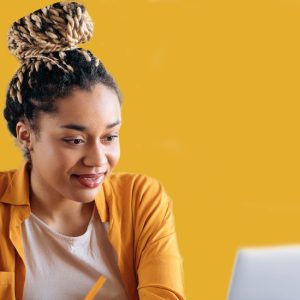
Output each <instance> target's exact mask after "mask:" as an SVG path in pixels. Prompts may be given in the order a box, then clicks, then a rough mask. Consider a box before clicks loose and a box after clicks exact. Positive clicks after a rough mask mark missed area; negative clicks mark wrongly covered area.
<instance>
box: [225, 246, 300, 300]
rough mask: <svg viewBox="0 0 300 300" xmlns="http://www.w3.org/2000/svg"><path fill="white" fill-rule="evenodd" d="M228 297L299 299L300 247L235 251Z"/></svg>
mask: <svg viewBox="0 0 300 300" xmlns="http://www.w3.org/2000/svg"><path fill="white" fill-rule="evenodd" d="M227 299H228V300H300V246H280V247H279V246H276V247H267V248H245V249H242V250H240V251H239V252H238V254H237V256H236V260H235V266H234V269H233V273H232V278H231V282H230V286H229V292H228V298H227Z"/></svg>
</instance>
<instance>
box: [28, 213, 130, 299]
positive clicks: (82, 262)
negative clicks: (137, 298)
mask: <svg viewBox="0 0 300 300" xmlns="http://www.w3.org/2000/svg"><path fill="white" fill-rule="evenodd" d="M108 225H109V223H108V222H106V223H102V222H101V221H100V220H99V216H98V212H97V210H96V209H95V208H94V212H93V215H92V218H91V220H90V222H89V225H88V227H87V230H86V232H85V233H84V234H83V235H81V236H77V237H70V236H65V235H62V234H60V233H58V232H55V231H54V230H53V229H52V228H51V227H49V226H48V225H47V224H45V223H44V222H43V221H42V220H40V219H39V218H38V217H37V216H35V215H34V214H32V213H31V215H30V217H29V218H28V219H26V220H25V221H24V222H23V224H22V237H23V245H24V251H25V265H26V280H25V289H24V300H41V299H42V300H52V299H53V300H54V299H55V300H69V299H70V300H71V299H72V300H76V299H80V300H82V299H84V298H85V296H86V295H87V294H88V292H89V291H90V289H91V288H92V286H93V285H94V284H95V283H96V281H97V280H98V279H99V277H100V276H101V275H103V276H104V277H105V278H106V282H105V284H104V285H103V286H102V288H101V289H100V291H99V292H98V293H97V295H96V296H95V298H94V299H95V300H96V299H101V300H112V299H118V300H128V298H127V296H126V293H125V289H124V286H123V284H122V280H121V276H120V272H119V268H118V265H117V258H116V253H115V251H114V249H113V247H112V246H111V244H110V242H109V240H108V237H107V231H108Z"/></svg>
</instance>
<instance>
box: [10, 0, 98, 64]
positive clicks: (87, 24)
mask: <svg viewBox="0 0 300 300" xmlns="http://www.w3.org/2000/svg"><path fill="white" fill-rule="evenodd" d="M93 28H94V26H93V22H92V19H91V17H90V15H89V14H88V12H87V11H86V9H85V7H84V6H83V5H82V4H78V3H76V2H57V3H54V4H52V5H50V6H46V7H44V8H42V9H39V10H37V11H35V12H33V13H31V14H29V15H28V16H25V17H23V18H21V19H20V20H18V21H16V22H14V23H13V25H12V26H11V28H10V30H9V33H8V49H9V50H10V51H11V53H13V54H14V55H15V56H16V57H17V58H18V59H19V60H21V61H23V60H25V59H26V58H28V57H30V56H34V55H39V54H42V53H50V52H55V51H64V50H70V49H74V48H76V46H77V45H78V44H79V43H85V42H86V41H88V40H89V39H90V38H91V37H92V35H93Z"/></svg>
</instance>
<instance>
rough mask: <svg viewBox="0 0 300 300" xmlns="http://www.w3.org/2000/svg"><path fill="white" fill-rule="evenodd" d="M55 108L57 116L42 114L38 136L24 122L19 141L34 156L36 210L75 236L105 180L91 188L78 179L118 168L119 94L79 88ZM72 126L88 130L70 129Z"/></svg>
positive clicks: (97, 87) (100, 88) (32, 179)
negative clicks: (85, 175) (78, 176)
mask: <svg viewBox="0 0 300 300" xmlns="http://www.w3.org/2000/svg"><path fill="white" fill-rule="evenodd" d="M56 105H57V112H56V113H41V114H40V115H39V119H38V127H39V132H38V135H37V134H36V133H34V132H33V131H32V129H31V128H30V126H29V125H28V124H27V123H26V122H19V123H18V124H17V127H16V129H17V139H18V140H19V142H20V144H21V146H22V147H27V148H28V149H29V151H30V155H31V160H32V168H31V170H30V188H31V196H30V202H31V210H32V212H33V213H34V214H35V215H37V216H38V217H39V218H40V219H42V220H43V221H44V222H45V223H46V224H48V225H49V226H51V227H52V228H53V229H54V230H56V231H58V232H60V233H62V234H65V235H69V236H76V235H80V234H83V233H84V232H85V230H86V227H87V225H88V222H89V220H90V217H91V213H92V210H93V206H94V199H95V197H96V195H97V193H98V192H99V189H100V186H101V184H102V182H103V181H102V182H101V183H100V185H99V186H98V187H96V188H86V187H83V186H82V185H81V184H80V182H79V181H78V179H77V177H76V175H82V174H96V173H104V172H106V173H105V178H106V177H107V176H108V175H109V174H110V173H111V171H112V169H113V168H114V167H115V166H116V164H117V163H118V161H119V158H120V144H119V138H118V136H119V130H120V126H121V108H120V104H119V100H118V97H117V95H116V93H115V92H114V91H113V90H111V89H109V88H108V87H106V86H104V85H102V84H96V85H94V86H93V87H92V89H91V90H90V91H86V90H80V89H79V88H75V89H74V90H73V91H72V92H71V94H70V95H68V96H67V97H64V98H61V99H57V100H56ZM70 124H73V125H74V124H75V125H79V126H82V127H85V129H84V130H82V129H79V128H77V129H70V128H65V126H66V125H70ZM105 178H104V180H105Z"/></svg>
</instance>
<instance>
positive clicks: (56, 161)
mask: <svg viewBox="0 0 300 300" xmlns="http://www.w3.org/2000/svg"><path fill="white" fill-rule="evenodd" d="M34 155H35V156H36V157H37V159H38V160H39V161H41V160H43V161H44V162H46V163H47V164H48V165H49V167H55V168H57V167H60V168H63V167H64V166H68V165H70V164H72V163H73V162H74V161H76V160H77V159H78V153H77V152H76V151H74V150H72V149H68V148H66V147H64V145H61V144H59V142H58V143H57V142H53V141H44V142H42V143H40V144H39V145H38V146H37V147H36V148H35V149H34Z"/></svg>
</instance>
